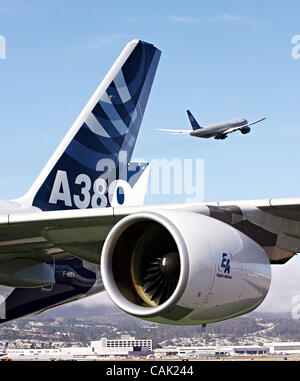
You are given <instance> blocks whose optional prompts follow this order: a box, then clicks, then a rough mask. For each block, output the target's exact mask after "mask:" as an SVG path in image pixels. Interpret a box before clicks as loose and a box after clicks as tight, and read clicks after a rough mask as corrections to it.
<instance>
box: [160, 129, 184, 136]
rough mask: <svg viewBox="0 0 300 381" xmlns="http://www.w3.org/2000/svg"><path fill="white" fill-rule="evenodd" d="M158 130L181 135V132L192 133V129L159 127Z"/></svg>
mask: <svg viewBox="0 0 300 381" xmlns="http://www.w3.org/2000/svg"><path fill="white" fill-rule="evenodd" d="M157 131H164V132H169V133H170V134H171V135H180V134H185V135H190V133H191V130H169V129H165V128H157Z"/></svg>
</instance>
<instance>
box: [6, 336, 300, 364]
mask: <svg viewBox="0 0 300 381" xmlns="http://www.w3.org/2000/svg"><path fill="white" fill-rule="evenodd" d="M295 354H299V355H300V342H277V343H264V344H263V345H231V346H223V345H216V346H190V347H178V346H168V347H165V348H160V349H155V350H153V349H152V340H148V339H136V338H134V337H131V336H128V335H122V336H121V338H120V339H114V340H110V339H107V338H102V339H101V340H98V341H92V342H91V345H90V346H88V347H66V348H56V349H8V350H7V356H8V357H9V358H11V359H13V360H14V359H16V360H56V359H75V360H76V359H77V360H79V359H81V360H93V359H94V360H95V359H107V358H116V359H118V358H141V357H142V358H157V359H160V358H174V357H177V358H181V357H182V358H187V357H203V358H205V357H212V356H216V357H218V356H220V357H221V356H234V357H236V356H268V355H295Z"/></svg>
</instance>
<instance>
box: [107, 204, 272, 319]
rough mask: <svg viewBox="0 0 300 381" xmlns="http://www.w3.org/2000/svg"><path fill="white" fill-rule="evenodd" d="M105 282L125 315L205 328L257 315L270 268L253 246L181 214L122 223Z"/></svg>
mask: <svg viewBox="0 0 300 381" xmlns="http://www.w3.org/2000/svg"><path fill="white" fill-rule="evenodd" d="M101 273H102V280H103V283H104V286H105V289H106V291H107V292H108V294H109V295H110V297H111V299H112V300H113V302H114V303H115V304H116V305H117V306H118V307H120V308H121V309H122V310H124V311H125V312H127V313H129V314H131V315H133V316H136V317H139V318H142V319H145V320H149V321H154V322H159V323H167V324H183V325H192V324H207V323H212V322H216V321H220V320H225V319H229V318H233V317H235V316H239V315H242V314H245V313H248V312H250V311H252V310H254V309H255V308H256V307H257V306H258V305H259V304H260V303H261V302H262V301H263V300H264V298H265V297H266V295H267V293H268V290H269V287H270V281H271V266H270V263H269V259H268V257H267V255H266V253H265V251H264V250H263V249H262V248H261V247H260V246H259V245H258V244H257V243H256V242H254V241H253V240H252V239H250V238H248V237H247V236H246V235H245V234H243V233H241V232H240V231H238V230H236V229H235V228H234V227H232V226H230V225H227V224H225V223H223V222H221V221H218V220H216V219H213V218H211V217H208V216H206V215H201V214H197V213H193V212H186V211H169V210H160V211H147V212H141V213H136V214H132V215H129V216H127V217H125V218H123V219H122V220H120V221H119V222H118V223H117V224H116V225H115V226H114V227H113V228H112V230H111V231H110V233H109V234H108V236H107V238H106V241H105V243H104V246H103V250H102V256H101Z"/></svg>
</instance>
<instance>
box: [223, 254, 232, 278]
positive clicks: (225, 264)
mask: <svg viewBox="0 0 300 381" xmlns="http://www.w3.org/2000/svg"><path fill="white" fill-rule="evenodd" d="M227 256H228V254H227V253H223V254H222V262H221V267H223V268H224V274H226V273H227V274H230V259H228V258H227Z"/></svg>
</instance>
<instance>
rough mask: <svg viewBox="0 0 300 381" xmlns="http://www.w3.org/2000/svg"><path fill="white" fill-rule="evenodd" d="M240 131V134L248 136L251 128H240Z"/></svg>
mask: <svg viewBox="0 0 300 381" xmlns="http://www.w3.org/2000/svg"><path fill="white" fill-rule="evenodd" d="M240 131H241V133H242V134H244V135H245V134H249V132H250V131H251V128H250V127H242V128H241V129H240Z"/></svg>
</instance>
